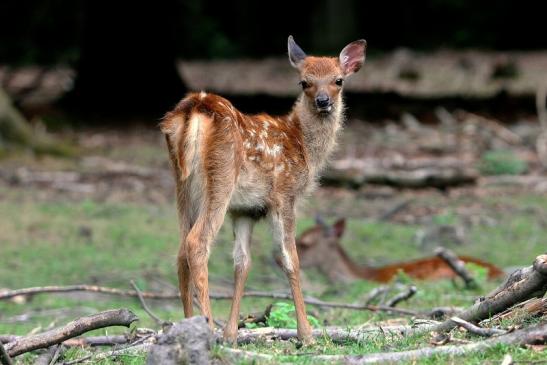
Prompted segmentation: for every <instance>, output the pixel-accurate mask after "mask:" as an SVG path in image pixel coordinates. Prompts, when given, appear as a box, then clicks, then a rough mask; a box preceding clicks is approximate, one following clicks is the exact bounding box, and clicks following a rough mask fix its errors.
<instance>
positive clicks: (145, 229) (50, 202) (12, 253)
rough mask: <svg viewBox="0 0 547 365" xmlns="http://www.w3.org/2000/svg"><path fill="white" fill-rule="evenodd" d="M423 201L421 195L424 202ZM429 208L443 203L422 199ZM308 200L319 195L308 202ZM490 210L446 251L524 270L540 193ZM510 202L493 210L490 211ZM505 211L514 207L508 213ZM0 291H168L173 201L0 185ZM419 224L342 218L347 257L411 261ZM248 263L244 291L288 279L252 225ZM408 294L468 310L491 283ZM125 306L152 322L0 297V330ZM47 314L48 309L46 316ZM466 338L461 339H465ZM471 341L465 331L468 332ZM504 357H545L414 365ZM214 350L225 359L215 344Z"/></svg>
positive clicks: (365, 348)
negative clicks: (486, 220)
mask: <svg viewBox="0 0 547 365" xmlns="http://www.w3.org/2000/svg"><path fill="white" fill-rule="evenodd" d="M427 199H429V198H427ZM472 200H473V198H465V197H464V198H458V199H453V200H451V202H450V204H448V205H446V206H445V207H444V208H445V209H444V211H443V212H442V213H440V214H439V216H436V217H434V221H437V222H442V223H443V224H445V223H447V224H452V223H455V222H457V221H458V220H459V219H460V218H459V217H460V216H459V215H458V214H457V213H456V212H457V210H458V208H459V207H462V206H465V205H466V204H468V203H470V202H471V201H472ZM424 201H426V202H427V204H442V205H443V206H444V205H445V201H442V202H441V203H439V202H436V201H435V200H433V201H427V200H424ZM315 203H317V202H315ZM481 204H483V205H484V206H485V207H486V208H487V210H488V209H490V210H488V211H489V212H491V215H492V218H493V219H494V220H495V221H496V224H495V226H488V225H481V224H478V225H472V226H471V227H469V229H468V237H469V239H468V241H469V242H468V243H466V244H464V245H462V246H459V247H454V250H455V251H457V252H458V253H460V254H470V255H474V256H478V257H481V258H483V259H486V260H489V261H492V262H495V263H497V264H499V265H501V266H504V267H505V266H516V265H528V264H530V263H531V261H532V260H533V258H534V257H535V256H536V255H537V254H538V253H541V252H544V250H545V242H544V241H543V239H544V237H547V227H546V226H545V225H544V224H543V223H542V221H541V219H539V217H538V215H537V214H533V213H526V212H527V211H529V210H530V209H540V208H541V207H545V206H547V197H540V196H532V195H528V194H525V193H523V194H520V195H513V196H503V197H499V198H487V199H484V200H483V201H482V203H481ZM500 205H501V206H503V207H507V206H510V207H512V209H496V207H499V206H500ZM515 209H516V210H517V211H519V212H525V213H522V214H515V213H514V211H515ZM0 216H2V217H3V218H2V219H1V220H0V242H1V253H0V257H1V264H0V287H6V288H22V287H29V286H40V285H68V284H78V283H88V284H100V285H105V286H114V287H119V288H130V286H129V281H130V280H131V279H135V280H136V281H137V284H138V285H139V287H140V288H142V289H148V290H173V288H174V287H176V276H175V257H176V252H177V246H178V243H177V242H178V237H177V227H176V213H175V209H174V207H173V206H172V204H154V205H152V204H147V203H145V202H117V203H110V202H99V201H95V200H91V199H80V200H79V199H71V200H68V199H59V198H52V197H50V196H47V195H46V196H45V197H44V196H43V195H40V192H39V191H30V190H23V189H17V188H11V187H6V186H0ZM311 224H312V221H311V220H310V219H301V220H299V222H298V231H299V232H300V231H302V230H303V229H305V228H306V227H308V226H310V225H311ZM419 229H420V226H419V225H412V224H395V223H380V222H375V221H371V220H368V221H363V220H360V219H350V220H349V222H348V229H347V233H346V235H345V236H344V238H343V245H344V247H346V248H347V250H348V251H349V252H350V253H351V255H352V257H354V258H355V259H356V260H357V261H361V262H368V261H373V262H377V263H382V262H388V261H392V260H394V259H395V258H397V259H410V258H417V257H420V256H424V255H426V254H427V253H424V252H423V251H421V249H420V248H419V247H418V246H417V245H416V244H415V243H414V240H413V237H414V235H415V234H416V232H417V231H418V230H419ZM231 241H232V233H231V228H230V225H229V224H228V223H227V224H225V226H224V227H223V228H222V229H221V232H220V235H219V237H218V239H217V242H216V243H215V247H214V249H213V253H212V257H211V260H210V265H209V269H210V280H211V283H212V287H213V289H217V290H218V289H229V288H230V287H231V285H230V284H229V283H230V281H231V279H232V259H231V249H232V244H231ZM251 250H252V255H253V268H252V270H251V273H250V276H249V281H248V285H247V287H248V288H249V289H260V290H279V289H287V288H288V286H287V284H286V280H285V278H284V276H283V274H282V273H281V271H280V270H279V269H278V268H277V267H276V265H275V262H274V260H273V256H272V254H271V252H272V244H271V238H270V234H269V230H268V229H267V228H266V227H265V225H264V224H260V225H259V226H258V227H257V229H256V231H255V234H254V239H253V245H252V248H251ZM306 282H308V283H309V284H310V283H311V284H312V285H308V287H309V289H307V294H311V295H315V296H318V297H320V298H321V299H324V300H333V301H341V302H356V301H359V300H360V299H362V298H363V297H364V296H365V295H366V293H368V292H369V291H370V290H371V289H373V288H374V287H376V286H377V285H376V284H374V283H370V282H365V281H360V282H354V283H351V284H345V285H336V286H330V285H328V284H327V283H326V282H325V279H324V278H322V277H321V276H320V275H317V274H316V273H314V272H308V273H306ZM416 285H417V286H418V293H417V294H416V296H415V297H413V298H412V299H411V300H409V301H408V302H405V303H404V304H402V307H409V308H431V307H434V306H446V305H452V306H468V305H470V304H472V302H473V300H474V298H475V297H477V296H479V295H481V294H484V293H485V292H487V291H488V290H489V289H491V288H492V287H493V286H494V285H495V283H483V285H482V287H481V288H480V289H477V290H474V291H462V290H460V289H459V288H456V287H455V284H454V283H452V282H450V281H440V282H434V283H424V282H418V283H416ZM270 303H271V301H270V300H268V299H254V298H252V299H251V298H249V299H244V301H243V305H242V310H241V311H242V313H249V312H257V311H261V310H263V309H264V308H265V307H266V306H267V305H268V304H270ZM149 304H150V306H151V307H152V308H153V310H154V311H155V312H156V313H157V314H158V315H159V316H160V317H161V318H163V319H166V320H173V321H174V320H178V319H180V318H181V317H182V311H181V308H180V305H179V303H178V301H149ZM118 307H128V308H130V309H131V310H133V311H134V312H135V313H136V314H137V315H138V316H139V317H140V321H139V322H138V326H139V327H153V326H154V323H153V322H152V321H151V320H150V319H149V318H148V316H147V315H146V314H145V313H144V311H143V310H142V309H141V308H140V305H139V303H138V301H137V300H134V299H128V298H116V297H110V296H96V295H87V294H82V293H74V294H66V295H37V296H35V297H33V298H30V299H29V301H28V302H26V303H24V304H16V303H14V302H11V301H4V302H0V333H11V334H21V335H22V334H26V333H29V332H30V331H42V330H45V329H47V328H50V327H53V326H58V325H61V324H64V323H66V322H68V321H69V320H71V319H73V318H75V317H77V316H80V315H83V314H89V313H94V312H96V311H100V310H105V309H111V308H118ZM51 310H57V312H55V314H54V315H52V314H51V312H45V311H51ZM228 310H229V302H228V301H214V302H213V312H214V314H215V316H216V317H217V318H220V319H225V318H226V317H227V315H228ZM308 310H309V313H310V315H313V316H314V317H316V318H317V319H318V321H319V324H320V325H327V324H328V325H341V326H356V325H360V324H363V323H377V322H379V321H386V320H392V317H390V316H388V315H386V314H383V313H371V312H357V311H350V310H342V309H331V310H318V309H317V308H314V307H308ZM22 313H32V314H33V317H32V318H31V319H29V320H25V321H15V319H14V316H16V315H19V314H22ZM124 331H126V329H124V328H108V329H103V330H97V331H94V332H93V333H94V334H112V333H121V332H124ZM464 337H465V336H464ZM466 338H468V339H473V338H472V337H466ZM426 343H427V339H426V338H405V339H402V340H400V341H393V340H392V339H390V338H384V337H381V336H379V337H378V338H377V339H375V340H374V341H367V342H366V343H347V344H344V345H340V344H334V343H332V342H331V341H329V340H328V339H321V340H320V341H318V343H317V344H316V345H314V346H313V347H312V348H305V349H297V348H296V344H295V343H292V342H285V343H282V342H275V343H258V344H252V345H246V346H243V348H244V349H248V350H252V351H259V352H264V353H270V354H274V355H275V356H276V360H275V361H274V363H277V362H293V363H298V364H308V363H312V362H311V360H309V358H308V357H306V356H305V355H299V354H305V353H310V352H311V353H321V354H364V353H371V352H377V351H387V350H397V351H400V350H405V349H413V348H418V347H421V346H424V344H426ZM86 353H87V351H86V350H85V349H71V350H70V351H69V352H68V353H66V355H65V358H66V359H74V358H78V357H81V356H83V355H85V354H86ZM506 353H509V354H511V355H512V356H513V357H514V359H515V360H518V361H536V360H541V359H544V358H545V352H543V353H536V352H534V351H531V350H526V349H522V348H519V347H512V346H509V347H508V346H499V347H496V348H494V349H491V350H489V351H485V352H481V353H477V354H473V355H469V356H465V357H463V358H461V357H460V358H449V357H436V358H431V359H428V360H424V361H423V363H424V364H438V363H449V364H450V363H454V364H456V363H457V364H460V363H468V364H482V363H498V362H499V361H501V359H502V358H503V355H504V354H506ZM214 354H215V356H220V357H222V356H224V355H222V354H221V353H220V351H219V350H218V349H216V350H215V351H214ZM21 359H22V360H23V361H22V363H29V364H30V363H32V362H33V359H34V357H33V355H30V354H27V355H24V356H23V357H21ZM144 362H145V359H144V356H124V357H120V358H117V359H115V360H114V359H107V360H104V361H102V362H99V363H100V364H112V363H123V364H143V363H144Z"/></svg>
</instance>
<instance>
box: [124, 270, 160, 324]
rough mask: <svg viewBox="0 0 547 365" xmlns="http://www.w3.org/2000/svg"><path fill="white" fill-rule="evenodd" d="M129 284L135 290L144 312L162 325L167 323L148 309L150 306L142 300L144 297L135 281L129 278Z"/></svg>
mask: <svg viewBox="0 0 547 365" xmlns="http://www.w3.org/2000/svg"><path fill="white" fill-rule="evenodd" d="M131 286H132V287H133V289H135V292H137V296H138V298H139V302H141V306H142V309H144V311H145V312H146V314H148V315H149V316H150V318H152V319H153V320H154V321H155V322H156V323H157V324H158V325H160V326H163V325H165V324H167V323H168V322H166V321H164V320H163V319H161V318H160V317H158V316H157V315H155V314H154V312H152V310H150V308H149V307H148V305H147V304H146V302H145V301H144V298H143V296H142V292H141V291H140V289H139V288H138V287H137V284H135V282H134V281H133V280H131Z"/></svg>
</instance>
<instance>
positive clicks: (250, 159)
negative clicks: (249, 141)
mask: <svg viewBox="0 0 547 365" xmlns="http://www.w3.org/2000/svg"><path fill="white" fill-rule="evenodd" d="M259 160H260V157H258V156H249V161H259Z"/></svg>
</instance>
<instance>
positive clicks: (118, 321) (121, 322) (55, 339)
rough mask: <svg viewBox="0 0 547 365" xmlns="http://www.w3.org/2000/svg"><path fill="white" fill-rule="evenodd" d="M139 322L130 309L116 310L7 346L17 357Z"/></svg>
mask: <svg viewBox="0 0 547 365" xmlns="http://www.w3.org/2000/svg"><path fill="white" fill-rule="evenodd" d="M136 320H138V317H137V316H136V315H135V314H134V313H133V312H131V311H130V310H128V309H115V310H109V311H105V312H101V313H97V314H94V315H91V316H85V317H80V318H78V319H76V320H74V321H72V322H70V323H68V324H66V325H65V326H63V327H59V328H54V329H52V330H49V331H46V332H43V333H39V334H36V335H30V336H24V337H21V338H19V339H17V340H15V341H13V342H10V343H8V344H7V345H6V350H7V351H8V353H9V354H10V356H17V355H20V354H23V353H25V352H29V351H33V350H36V349H41V348H46V347H50V346H52V345H55V344H58V343H61V342H63V341H65V340H67V339H69V338H72V337H76V336H79V335H81V334H82V333H86V332H89V331H91V330H95V329H98V328H103V327H110V326H125V327H129V325H130V324H131V323H133V322H134V321H136Z"/></svg>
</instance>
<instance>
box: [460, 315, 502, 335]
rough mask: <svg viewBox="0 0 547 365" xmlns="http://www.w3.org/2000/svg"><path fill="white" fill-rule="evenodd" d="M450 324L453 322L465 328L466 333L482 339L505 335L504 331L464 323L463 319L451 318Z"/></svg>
mask: <svg viewBox="0 0 547 365" xmlns="http://www.w3.org/2000/svg"><path fill="white" fill-rule="evenodd" d="M450 320H451V321H452V322H455V323H457V324H458V326H460V327H462V328H465V329H466V330H467V331H468V332H470V333H473V334H475V335H478V336H482V337H491V336H497V335H504V334H506V333H507V331H505V330H500V329H497V328H483V327H479V326H475V325H474V324H473V323H469V322H467V321H464V320H463V319H461V318H459V317H452V318H450Z"/></svg>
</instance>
